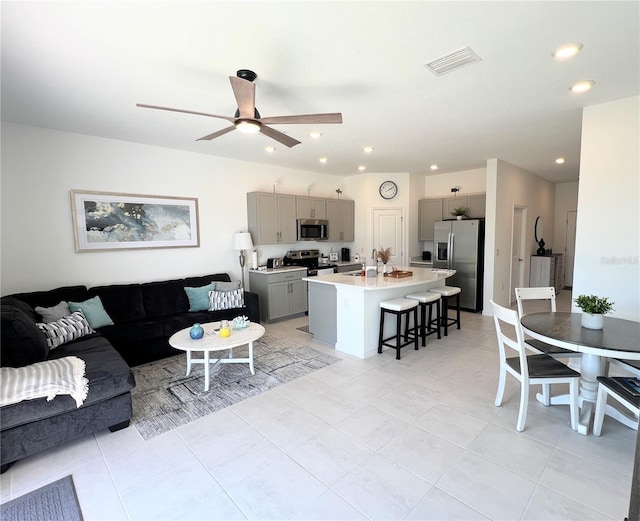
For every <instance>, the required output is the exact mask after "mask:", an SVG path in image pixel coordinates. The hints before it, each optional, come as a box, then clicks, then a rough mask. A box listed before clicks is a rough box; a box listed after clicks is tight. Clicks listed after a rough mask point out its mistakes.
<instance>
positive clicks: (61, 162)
mask: <svg viewBox="0 0 640 521" xmlns="http://www.w3.org/2000/svg"><path fill="white" fill-rule="evenodd" d="M274 184H276V185H277V191H278V192H281V193H292V194H299V195H304V194H306V193H307V189H308V188H309V187H310V190H311V195H317V196H320V197H337V194H336V193H335V189H337V188H341V189H342V190H343V194H342V198H344V199H355V198H356V195H358V196H359V194H358V193H357V192H356V189H354V191H351V189H350V188H349V187H348V186H347V185H346V183H345V179H344V178H343V177H337V176H331V175H326V174H325V175H319V174H313V173H309V172H301V171H297V170H290V169H283V168H276V167H269V166H265V165H259V164H255V163H249V162H243V161H234V160H228V159H224V158H219V157H213V156H208V155H203V154H194V153H189V152H183V151H178V150H172V149H166V148H159V147H152V146H147V145H139V144H135V143H128V142H124V141H116V140H109V139H103V138H96V137H91V136H85V135H79V134H70V133H66V132H59V131H55V130H47V129H42V128H34V127H28V126H22V125H13V124H7V123H3V124H2V194H1V205H2V206H1V211H2V213H1V217H2V228H1V230H2V236H1V237H2V243H1V245H2V250H1V278H0V280H1V283H2V287H1V292H2V294H3V295H5V294H9V293H13V292H19V291H33V290H44V289H51V288H55V287H58V286H62V285H67V284H86V285H88V286H95V285H99V284H114V283H127V282H136V281H138V282H143V281H150V280H162V279H165V278H178V277H183V276H189V275H200V274H206V273H214V272H229V273H230V274H231V276H232V277H234V278H236V279H238V278H240V267H239V263H238V252H236V251H234V250H232V249H231V236H232V233H233V232H235V231H240V230H246V227H247V211H246V192H248V191H255V190H262V191H269V192H271V191H273V185H274ZM354 185H357V183H356V182H351V183H350V186H354ZM71 189H78V190H96V191H105V192H123V193H133V194H148V195H166V196H185V197H197V198H198V203H199V214H200V219H199V221H200V247H199V248H174V249H157V250H130V251H113V252H90V253H76V252H75V247H74V240H73V226H72V218H71V202H70V194H69V191H70V190H71ZM356 209H358V204H356ZM299 244H300V243H299ZM299 244H297V245H296V244H293V245H277V246H266V247H258V248H257V249H258V251H259V257H260V261H261V262H264V261H265V260H266V258H267V257H270V256H282V255H283V254H284V253H286V251H287V250H288V249H291V248H300V247H301V246H300V245H299ZM305 244H306V243H305ZM308 244H309V245H314V247H319V248H320V250H321V251H322V252H327V253H328V252H329V251H330V249H331V247H332V246H333V247H334V251H339V247H340V246H342V245H343V244H342V243H335V244H334V245H331V244H327V243H315V242H314V243H308Z"/></svg>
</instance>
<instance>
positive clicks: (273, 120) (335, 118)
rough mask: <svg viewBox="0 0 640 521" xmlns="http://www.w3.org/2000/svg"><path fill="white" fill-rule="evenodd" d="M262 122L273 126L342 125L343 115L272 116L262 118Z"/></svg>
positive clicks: (335, 113)
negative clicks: (297, 124) (289, 124)
mask: <svg viewBox="0 0 640 521" xmlns="http://www.w3.org/2000/svg"><path fill="white" fill-rule="evenodd" d="M260 121H261V122H262V123H266V124H272V125H284V124H287V123H294V124H295V123H299V124H303V123H318V124H321V123H342V114H341V113H340V112H332V113H329V114H299V115H297V116H271V117H268V118H261V119H260Z"/></svg>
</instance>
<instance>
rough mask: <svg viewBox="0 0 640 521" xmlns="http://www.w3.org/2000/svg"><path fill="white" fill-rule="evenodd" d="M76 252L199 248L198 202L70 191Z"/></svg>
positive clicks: (195, 200)
mask: <svg viewBox="0 0 640 521" xmlns="http://www.w3.org/2000/svg"><path fill="white" fill-rule="evenodd" d="M71 209H72V213H73V230H74V238H75V245H76V251H77V252H88V251H105V250H131V249H139V248H187V247H198V246H200V233H199V228H198V200H197V199H196V198H191V197H163V196H158V195H137V194H121V193H109V192H90V191H80V190H71Z"/></svg>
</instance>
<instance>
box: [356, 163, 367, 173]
mask: <svg viewBox="0 0 640 521" xmlns="http://www.w3.org/2000/svg"><path fill="white" fill-rule="evenodd" d="M366 169H367V167H366V166H364V165H360V166H358V170H360V172H362V171H364V170H366Z"/></svg>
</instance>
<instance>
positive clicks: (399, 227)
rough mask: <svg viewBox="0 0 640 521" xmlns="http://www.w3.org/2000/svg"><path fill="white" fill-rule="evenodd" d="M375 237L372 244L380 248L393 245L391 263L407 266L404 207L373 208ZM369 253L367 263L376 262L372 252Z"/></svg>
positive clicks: (372, 247)
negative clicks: (372, 257) (405, 257)
mask: <svg viewBox="0 0 640 521" xmlns="http://www.w3.org/2000/svg"><path fill="white" fill-rule="evenodd" d="M372 230H373V237H372V242H373V244H372V246H371V249H372V250H373V249H374V248H375V249H376V250H379V249H380V248H381V247H382V248H389V247H391V258H390V259H389V263H388V264H389V265H391V266H405V265H407V263H406V262H405V259H404V243H403V241H404V211H403V210H402V208H374V209H373V227H372ZM365 253H369V255H367V264H375V259H373V260H372V259H371V258H370V257H371V253H370V252H365Z"/></svg>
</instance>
